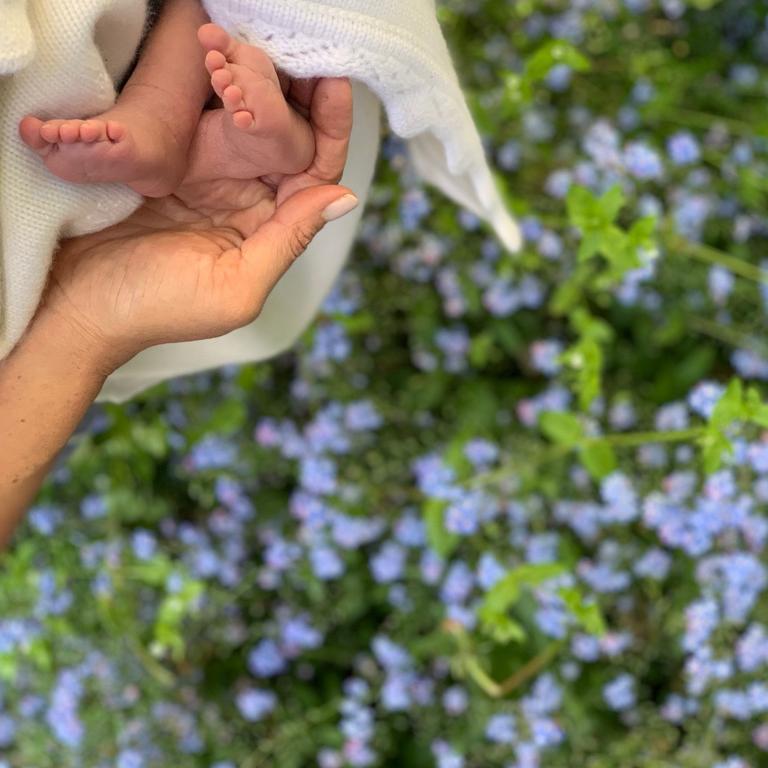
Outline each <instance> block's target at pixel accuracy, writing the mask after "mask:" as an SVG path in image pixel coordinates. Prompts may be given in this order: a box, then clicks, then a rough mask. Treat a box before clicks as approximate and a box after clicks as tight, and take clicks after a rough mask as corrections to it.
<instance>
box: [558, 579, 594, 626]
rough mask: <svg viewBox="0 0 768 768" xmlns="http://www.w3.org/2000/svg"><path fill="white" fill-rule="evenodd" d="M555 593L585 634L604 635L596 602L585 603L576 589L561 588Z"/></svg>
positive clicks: (582, 596) (579, 591)
mask: <svg viewBox="0 0 768 768" xmlns="http://www.w3.org/2000/svg"><path fill="white" fill-rule="evenodd" d="M557 593H558V595H559V596H560V597H561V599H562V601H563V602H564V603H565V607H566V608H567V609H568V611H569V612H570V613H571V615H572V616H573V617H574V618H575V619H576V621H578V622H579V624H581V626H582V627H584V629H586V630H587V632H589V633H590V634H591V635H604V634H605V619H604V618H603V614H602V612H601V611H600V606H598V604H597V603H596V602H594V601H590V602H587V601H586V600H585V599H584V595H583V594H582V592H581V590H580V589H578V588H577V587H562V588H561V589H559V590H558V592H557Z"/></svg>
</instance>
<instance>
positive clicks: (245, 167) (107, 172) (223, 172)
mask: <svg viewBox="0 0 768 768" xmlns="http://www.w3.org/2000/svg"><path fill="white" fill-rule="evenodd" d="M207 20H208V19H207V16H206V14H205V11H204V10H203V8H202V6H201V5H200V3H198V2H193V1H192V0H167V2H166V4H165V5H164V7H163V12H162V14H161V15H160V18H159V19H158V20H157V22H156V24H155V25H154V27H153V29H152V32H151V34H150V36H149V39H148V40H147V43H146V45H145V46H144V50H143V51H142V55H141V58H140V59H139V62H138V64H137V65H136V68H135V70H134V72H133V73H132V75H131V77H130V79H129V80H128V82H127V83H126V85H125V87H124V88H123V90H122V92H121V93H120V96H119V97H118V99H117V103H116V104H115V106H114V107H112V108H111V109H109V110H108V111H107V112H104V113H102V114H99V115H94V116H92V117H89V118H88V119H85V120H81V119H52V120H41V119H39V118H37V117H34V116H28V117H25V118H24V120H22V121H21V123H20V125H19V134H20V136H21V138H22V140H23V141H24V143H25V144H26V145H27V146H28V147H30V148H31V149H32V150H34V151H35V152H37V153H38V154H39V155H40V156H41V157H42V158H43V162H44V163H45V165H46V167H47V168H48V170H50V171H51V173H53V174H55V175H56V176H58V177H60V178H62V179H64V180H66V181H70V182H76V183H92V182H121V183H125V184H127V185H128V186H130V187H131V188H132V189H133V190H134V191H136V192H138V193H139V194H141V195H145V196H148V197H163V196H165V195H168V194H171V193H172V192H174V191H176V189H177V188H178V186H179V184H180V183H181V181H182V179H184V178H186V177H187V174H188V172H192V173H193V174H194V176H195V177H196V178H197V179H201V180H202V179H214V178H224V177H226V178H231V177H234V178H253V177H255V176H261V175H263V174H264V173H267V172H274V171H278V172H280V173H298V172H299V171H302V170H304V169H305V168H307V167H308V166H309V164H310V163H311V162H312V158H313V157H314V151H315V147H314V138H313V133H312V129H311V126H310V125H309V123H308V122H307V120H306V119H305V115H303V114H301V113H300V110H298V109H297V108H296V106H298V105H295V102H294V101H293V100H292V94H291V93H290V91H289V90H288V84H289V81H288V80H287V79H285V78H284V79H283V81H282V83H281V80H280V78H279V77H278V75H277V72H276V71H275V68H274V65H273V64H272V61H271V60H270V58H269V57H268V56H267V55H266V54H265V53H264V52H263V51H261V50H260V49H259V48H256V47H254V46H252V45H246V44H245V43H241V42H239V41H237V40H235V39H234V38H233V37H231V36H230V35H229V34H227V32H225V31H224V30H223V29H222V28H221V27H219V26H217V25H216V24H207V23H205V22H207ZM206 70H207V71H206ZM284 85H285V86H286V90H285V92H284V90H283V86H284ZM214 93H215V94H216V96H217V97H219V99H220V101H221V104H222V106H223V109H218V110H213V111H210V112H206V113H205V115H204V116H205V121H204V123H203V125H204V127H205V130H204V131H200V130H199V126H198V123H199V122H200V119H201V113H203V108H204V106H205V104H206V103H207V102H208V101H209V99H210V98H211V96H212V95H213V94H214ZM221 141H226V146H227V152H226V153H222V152H221V146H222V145H221V143H220V142H221ZM237 174H239V175H237Z"/></svg>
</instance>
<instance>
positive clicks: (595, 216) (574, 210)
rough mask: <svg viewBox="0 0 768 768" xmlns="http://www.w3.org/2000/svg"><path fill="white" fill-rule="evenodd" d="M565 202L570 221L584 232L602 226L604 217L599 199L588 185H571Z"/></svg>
mask: <svg viewBox="0 0 768 768" xmlns="http://www.w3.org/2000/svg"><path fill="white" fill-rule="evenodd" d="M565 204H566V210H567V212H568V221H569V222H570V223H571V224H572V225H573V226H574V227H576V228H577V229H580V230H581V231H582V233H584V232H588V231H590V230H594V229H599V228H600V226H601V224H602V218H601V216H600V209H599V205H598V202H597V199H596V198H595V196H594V195H593V194H592V192H590V190H588V189H587V188H586V187H582V186H580V185H578V184H574V185H573V186H571V188H570V189H569V190H568V195H567V197H566V199H565Z"/></svg>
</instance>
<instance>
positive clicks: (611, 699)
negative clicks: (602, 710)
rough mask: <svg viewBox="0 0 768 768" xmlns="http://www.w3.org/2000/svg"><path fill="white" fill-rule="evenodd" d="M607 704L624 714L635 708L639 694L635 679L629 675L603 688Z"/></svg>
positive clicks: (616, 679) (625, 674)
mask: <svg viewBox="0 0 768 768" xmlns="http://www.w3.org/2000/svg"><path fill="white" fill-rule="evenodd" d="M603 698H604V699H605V702H606V704H608V706H609V707H610V708H611V709H613V710H615V711H616V712H623V711H625V710H627V709H631V708H632V707H634V706H635V701H636V698H637V694H636V692H635V679H634V678H633V677H632V675H629V674H627V673H624V674H621V675H619V676H618V677H615V678H614V679H613V680H611V681H610V682H609V683H606V684H605V685H604V686H603Z"/></svg>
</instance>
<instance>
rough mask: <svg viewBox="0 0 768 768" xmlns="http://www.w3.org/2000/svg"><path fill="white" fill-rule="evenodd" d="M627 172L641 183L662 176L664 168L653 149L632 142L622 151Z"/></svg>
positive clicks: (640, 143) (643, 144) (638, 142)
mask: <svg viewBox="0 0 768 768" xmlns="http://www.w3.org/2000/svg"><path fill="white" fill-rule="evenodd" d="M623 159H624V165H625V166H626V168H627V171H628V172H629V173H630V174H631V175H632V176H634V177H635V178H637V179H640V180H641V181H653V180H657V179H660V178H661V177H662V176H663V175H664V166H663V164H662V162H661V158H660V157H659V154H658V153H657V152H656V150H655V149H652V148H651V147H649V146H648V145H647V144H645V143H643V142H641V141H632V142H630V143H629V144H627V146H626V147H625V149H624V158H623Z"/></svg>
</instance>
